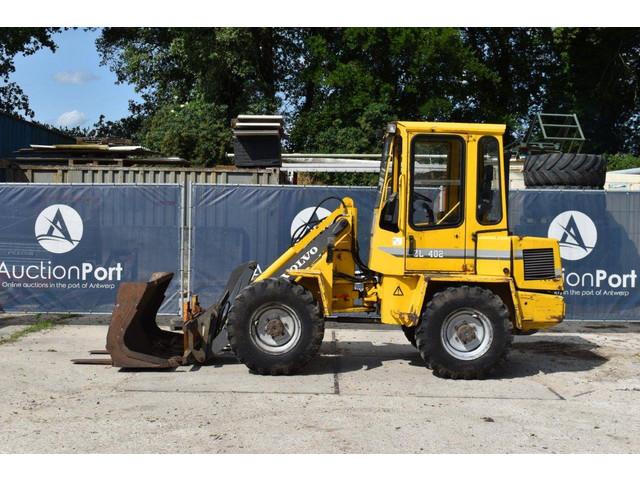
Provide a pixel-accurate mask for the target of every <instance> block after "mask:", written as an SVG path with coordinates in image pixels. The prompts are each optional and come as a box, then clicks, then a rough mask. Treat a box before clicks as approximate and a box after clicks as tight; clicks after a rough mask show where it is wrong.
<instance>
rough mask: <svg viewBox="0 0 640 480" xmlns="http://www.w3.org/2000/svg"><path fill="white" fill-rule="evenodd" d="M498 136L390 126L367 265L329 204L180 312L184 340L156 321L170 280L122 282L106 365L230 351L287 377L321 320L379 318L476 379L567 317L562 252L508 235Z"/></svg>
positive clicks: (429, 358)
mask: <svg viewBox="0 0 640 480" xmlns="http://www.w3.org/2000/svg"><path fill="white" fill-rule="evenodd" d="M504 131H505V126H504V125H489V124H464V123H429V122H395V123H392V124H389V125H388V127H387V131H386V135H385V138H384V148H383V153H382V161H381V169H380V181H379V187H378V188H379V190H378V200H377V203H376V209H375V212H374V215H373V225H372V228H371V247H370V254H369V259H368V263H367V264H365V263H364V262H363V261H362V260H361V259H360V255H359V251H358V242H357V240H356V238H357V236H356V233H357V228H358V225H357V215H356V206H355V205H354V204H353V201H352V200H351V199H350V198H341V199H337V200H334V201H336V202H337V204H338V207H337V208H336V209H335V210H334V211H333V212H332V213H331V214H330V215H329V216H327V217H326V218H324V219H323V220H321V221H316V224H313V223H312V222H309V223H308V224H307V225H303V226H302V227H301V228H300V229H299V231H298V232H297V233H296V234H295V235H294V239H293V242H292V245H291V247H290V248H289V249H288V250H287V251H285V252H284V253H283V254H282V255H281V256H280V257H279V258H278V259H277V260H276V261H275V262H273V264H272V265H270V266H269V267H268V268H266V269H265V270H264V271H263V272H262V273H260V274H259V275H256V274H255V269H256V265H255V263H247V264H244V265H241V266H239V267H238V268H236V270H235V271H234V272H233V274H232V275H231V278H230V280H229V283H228V285H227V287H226V290H225V292H224V294H223V295H222V298H220V300H219V302H218V303H217V304H216V305H214V306H212V307H210V308H209V309H206V310H202V309H200V307H199V306H198V305H197V301H195V300H194V301H192V302H191V304H190V305H187V308H186V309H185V323H184V327H183V333H181V334H180V333H172V332H167V331H165V330H161V329H160V328H158V327H157V325H156V323H155V315H156V313H157V309H158V308H159V306H160V304H161V303H162V299H163V293H164V290H165V289H166V286H167V285H168V283H169V281H170V280H171V274H160V273H159V274H154V277H153V278H152V279H151V281H149V282H146V283H128V284H123V285H122V286H121V288H120V290H119V292H118V299H117V305H116V307H115V310H114V316H113V320H112V323H111V326H110V330H109V334H108V339H107V350H108V352H109V353H110V354H111V357H112V358H111V363H112V364H113V365H114V366H120V367H147V368H148V367H158V368H168V367H172V366H175V365H180V364H185V363H193V362H199V363H204V362H207V361H208V360H209V359H211V358H212V357H213V356H215V355H216V354H217V353H218V352H220V351H222V350H223V349H224V348H225V347H226V346H227V345H230V347H231V349H232V350H233V352H234V353H235V355H236V356H237V358H238V359H239V360H240V361H241V362H243V363H244V364H245V365H246V366H247V367H248V368H249V369H250V370H251V371H253V372H256V373H260V374H266V375H279V374H291V373H295V372H296V371H298V370H300V369H301V368H302V367H303V366H304V365H305V364H307V363H308V362H309V361H310V360H312V359H313V357H314V356H315V355H316V354H317V352H318V349H319V348H320V344H321V343H322V339H323V334H324V322H325V318H328V317H331V318H335V317H339V316H340V315H342V314H377V315H373V316H372V318H374V319H375V321H378V322H381V323H383V324H390V325H398V326H399V327H402V329H403V330H404V332H405V334H406V336H407V338H408V340H409V341H410V342H411V343H412V344H413V345H415V347H416V348H417V349H418V351H419V353H420V355H421V356H422V358H423V359H424V361H425V363H426V365H427V366H428V367H429V368H431V369H432V370H433V372H434V373H435V374H436V375H439V376H442V377H448V378H455V379H457V378H464V379H474V378H482V377H484V376H486V375H487V374H489V373H490V372H491V370H492V369H493V368H494V367H495V366H496V365H497V364H498V363H499V362H500V361H501V360H503V359H504V358H505V356H506V353H507V351H508V349H509V346H510V344H511V341H512V337H513V335H514V334H517V333H526V332H530V331H533V330H539V329H544V328H548V327H551V326H553V325H556V324H557V323H559V322H561V321H562V319H563V318H564V313H565V306H564V301H563V297H562V289H563V280H562V266H561V260H560V253H559V248H558V242H557V241H556V240H554V239H549V238H536V237H520V236H517V235H513V234H511V232H509V228H508V221H507V216H508V212H507V198H508V196H507V193H508V192H507V185H508V178H507V176H508V170H509V169H508V164H507V162H506V161H505V159H504V153H503V145H502V136H503V134H504ZM311 218H317V217H316V216H315V215H312V216H311ZM372 321H374V320H372Z"/></svg>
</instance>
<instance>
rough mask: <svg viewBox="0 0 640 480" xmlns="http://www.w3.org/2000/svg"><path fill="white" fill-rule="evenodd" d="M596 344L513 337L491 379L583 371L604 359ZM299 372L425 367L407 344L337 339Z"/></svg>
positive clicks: (571, 338)
mask: <svg viewBox="0 0 640 480" xmlns="http://www.w3.org/2000/svg"><path fill="white" fill-rule="evenodd" d="M597 349H598V345H597V344H596V343H594V342H591V341H588V340H585V339H584V338H582V337H579V336H573V335H571V336H566V335H565V336H562V337H559V336H553V335H536V336H533V337H528V338H527V340H526V341H523V340H520V339H516V340H515V341H514V344H513V346H512V350H511V352H510V354H509V356H508V357H507V361H506V362H505V363H504V364H503V365H501V366H500V367H499V368H498V369H497V370H496V371H495V373H494V374H493V375H492V377H493V378H523V377H530V376H533V375H537V374H538V373H545V374H547V373H558V372H585V371H589V370H592V369H594V368H597V367H599V366H601V365H603V364H604V363H606V362H607V361H608V359H607V358H606V357H604V356H602V355H600V354H598V353H597V352H596V350H597ZM322 353H323V354H322V355H320V356H319V357H318V358H316V359H314V360H313V361H312V362H311V363H310V364H309V365H308V366H307V367H306V368H305V369H304V370H303V371H302V372H300V374H302V375H325V374H330V373H347V372H352V371H358V370H372V369H375V368H380V367H382V366H383V365H384V363H385V362H391V361H398V360H400V361H405V362H407V364H408V365H410V366H412V367H416V368H425V364H424V361H423V360H422V358H421V357H420V355H419V354H418V352H417V351H416V350H415V349H414V348H413V347H411V346H410V345H406V346H405V345H399V344H396V343H385V344H373V343H371V342H358V341H352V342H348V343H347V342H345V343H342V342H338V344H337V347H336V348H334V349H333V351H330V350H329V351H324V352H322Z"/></svg>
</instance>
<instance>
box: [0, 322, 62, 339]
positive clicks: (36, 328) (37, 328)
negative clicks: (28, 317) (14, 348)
mask: <svg viewBox="0 0 640 480" xmlns="http://www.w3.org/2000/svg"><path fill="white" fill-rule="evenodd" d="M56 325H58V323H57V322H56V321H55V320H50V319H44V320H42V319H40V318H39V317H38V316H36V323H34V324H32V325H29V326H28V327H26V328H23V329H22V330H18V331H16V332H13V333H12V334H11V335H8V336H6V337H4V338H0V345H5V344H8V343H14V342H17V341H18V340H20V339H21V338H22V337H24V336H26V335H29V334H30V333H36V332H42V331H44V330H50V329H52V328H54V327H55V326H56Z"/></svg>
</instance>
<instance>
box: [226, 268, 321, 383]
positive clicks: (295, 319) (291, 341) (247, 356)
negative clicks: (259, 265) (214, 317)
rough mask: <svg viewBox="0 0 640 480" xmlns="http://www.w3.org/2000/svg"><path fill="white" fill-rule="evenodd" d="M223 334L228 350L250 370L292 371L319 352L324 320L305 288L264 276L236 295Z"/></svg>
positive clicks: (262, 373)
mask: <svg viewBox="0 0 640 480" xmlns="http://www.w3.org/2000/svg"><path fill="white" fill-rule="evenodd" d="M227 332H228V334H229V344H230V345H231V349H232V350H233V352H234V353H235V354H236V357H237V358H238V359H239V360H240V361H241V362H242V363H244V364H245V365H246V366H247V367H248V368H249V370H251V371H252V372H254V373H258V374H261V375H290V374H292V373H295V372H296V371H298V370H300V369H301V368H302V367H303V366H304V365H306V364H307V363H308V362H309V361H310V360H311V359H312V358H313V357H314V356H315V355H316V354H317V353H318V350H319V349H320V345H321V344H322V339H323V337H324V318H323V317H322V315H321V314H320V308H319V307H318V304H317V303H316V302H315V300H314V298H313V295H311V293H310V292H309V291H308V290H306V289H305V288H303V287H302V286H300V285H296V284H295V283H292V282H290V281H288V280H285V279H283V278H268V279H266V280H264V281H261V282H256V283H252V284H250V285H248V286H247V287H245V288H244V289H243V290H242V291H241V292H240V293H239V294H238V296H237V297H236V298H235V300H234V302H233V306H232V307H231V309H230V310H229V317H228V321H227Z"/></svg>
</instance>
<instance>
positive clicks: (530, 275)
mask: <svg viewBox="0 0 640 480" xmlns="http://www.w3.org/2000/svg"><path fill="white" fill-rule="evenodd" d="M522 258H523V259H524V279H525V280H546V279H551V278H555V276H556V273H555V268H554V264H553V248H530V249H526V250H523V251H522Z"/></svg>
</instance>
